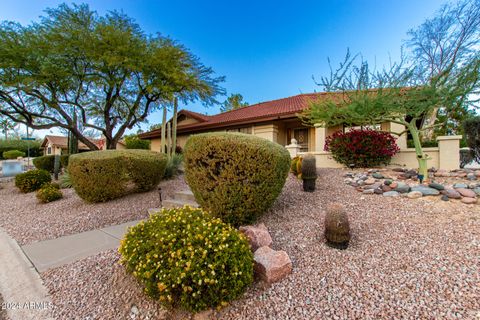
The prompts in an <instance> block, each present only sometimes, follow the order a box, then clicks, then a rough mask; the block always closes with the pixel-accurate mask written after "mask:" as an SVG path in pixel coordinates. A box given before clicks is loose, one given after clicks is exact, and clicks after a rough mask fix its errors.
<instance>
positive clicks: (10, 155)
mask: <svg viewBox="0 0 480 320" xmlns="http://www.w3.org/2000/svg"><path fill="white" fill-rule="evenodd" d="M2 156H3V158H4V159H7V160H9V159H17V158H18V157H25V152H23V151H20V150H10V151H5V152H4V153H3V155H2Z"/></svg>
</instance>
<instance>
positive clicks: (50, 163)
mask: <svg viewBox="0 0 480 320" xmlns="http://www.w3.org/2000/svg"><path fill="white" fill-rule="evenodd" d="M33 165H34V166H35V168H37V169H41V170H47V171H48V172H53V169H54V167H55V156H53V155H48V156H42V157H37V158H35V159H33Z"/></svg>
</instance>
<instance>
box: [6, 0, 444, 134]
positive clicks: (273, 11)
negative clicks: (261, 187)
mask: <svg viewBox="0 0 480 320" xmlns="http://www.w3.org/2000/svg"><path fill="white" fill-rule="evenodd" d="M62 2H64V1H54V0H45V1H42V0H35V1H33V0H31V1H25V0H2V1H0V20H13V21H18V22H20V23H22V24H29V23H30V22H31V21H35V20H37V19H38V16H40V15H42V14H43V10H44V9H45V8H47V7H55V6H57V5H58V4H59V3H62ZM75 2H77V3H81V2H84V3H88V4H89V5H90V7H91V8H92V9H94V10H96V11H97V12H98V13H99V14H104V13H105V12H107V11H109V10H115V9H116V10H123V11H124V12H125V13H127V14H128V15H129V16H131V17H133V18H134V19H135V20H136V21H137V22H138V23H139V24H140V26H141V27H142V28H143V30H144V31H145V32H147V33H155V32H160V33H162V34H164V35H168V36H170V37H172V38H173V39H176V40H178V41H179V42H181V43H182V44H184V45H185V46H186V47H187V48H189V49H190V50H191V51H192V52H193V53H194V54H196V55H197V56H198V57H200V59H201V61H202V62H203V63H204V64H205V65H207V66H210V67H212V68H213V69H214V70H215V72H216V73H217V74H218V75H224V76H226V82H225V83H224V87H225V88H226V90H227V92H228V94H230V93H240V94H242V95H243V96H244V98H245V100H246V101H247V102H249V103H250V104H253V103H257V102H261V101H267V100H272V99H277V98H282V97H287V96H291V95H296V94H299V93H306V92H313V91H314V90H317V91H318V90H319V89H320V88H318V87H317V86H316V85H315V83H314V82H313V80H312V75H313V76H316V77H320V76H321V75H326V74H328V63H327V57H330V58H331V60H332V62H333V64H334V65H337V63H338V62H339V61H341V60H342V58H343V57H344V56H345V52H346V49H347V48H350V50H351V51H352V53H359V52H360V53H362V54H363V56H364V57H365V58H366V59H368V60H369V61H373V60H374V59H375V61H376V63H377V65H382V64H385V63H388V59H389V56H391V57H392V58H393V59H396V58H398V56H399V53H400V46H401V45H402V43H403V41H404V40H405V39H406V38H407V34H406V33H407V31H408V30H409V29H410V28H412V27H415V26H417V25H419V24H421V23H422V22H423V21H424V20H425V19H426V18H427V17H430V16H432V15H433V14H434V13H435V11H436V10H437V9H438V8H439V7H440V6H441V5H442V4H443V3H444V1H441V0H420V1H419V0H375V1H374V0H350V1H340V0H330V1H295V2H294V1H283V0H277V1H270V0H265V1H259V0H257V1H251V0H247V1H208V0H205V1H182V0H177V1H171V0H170V1H163V0H135V1H134V0H130V1H128V0H116V1H114V0H95V1H75ZM67 3H70V2H68V1H67ZM221 99H222V100H223V99H224V98H223V97H221ZM188 108H189V109H190V110H194V111H199V112H203V113H208V114H214V113H217V112H218V107H212V108H208V109H205V108H203V107H202V106H200V104H199V103H197V104H191V105H189V106H188ZM160 118H161V117H160V114H154V115H152V116H151V117H150V119H149V121H150V123H157V122H160ZM144 127H145V128H146V127H148V125H146V126H144Z"/></svg>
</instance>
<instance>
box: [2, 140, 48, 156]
mask: <svg viewBox="0 0 480 320" xmlns="http://www.w3.org/2000/svg"><path fill="white" fill-rule="evenodd" d="M40 144H41V142H40V141H38V140H35V141H24V140H1V139H0V160H3V153H4V152H5V151H10V150H18V151H22V152H24V153H25V156H26V155H27V154H28V153H27V151H28V145H30V157H39V156H41V155H42V153H43V150H42V149H41V148H40Z"/></svg>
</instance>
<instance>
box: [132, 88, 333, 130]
mask: <svg viewBox="0 0 480 320" xmlns="http://www.w3.org/2000/svg"><path fill="white" fill-rule="evenodd" d="M333 95H338V94H333ZM327 97H332V93H325V92H322V93H307V94H299V95H296V96H293V97H288V98H283V99H277V100H271V101H266V102H261V103H257V104H254V105H250V106H247V107H243V108H240V109H236V110H232V111H228V112H224V113H219V114H216V115H212V116H207V115H202V114H200V113H196V112H192V111H187V110H181V111H180V112H179V114H180V113H184V114H186V115H190V116H192V117H193V118H195V119H197V120H199V121H200V122H199V123H193V124H188V125H183V126H182V125H179V126H178V128H177V131H178V133H188V132H195V131H201V130H206V129H209V128H221V127H228V126H233V125H240V124H248V123H255V122H260V121H268V120H275V119H279V118H287V117H295V114H296V113H299V112H301V111H303V110H304V109H306V108H308V107H309V105H310V102H312V101H313V100H316V99H325V98H327ZM160 134H161V129H156V130H152V131H150V132H145V133H143V134H141V135H140V137H141V138H144V139H149V138H156V137H159V136H160Z"/></svg>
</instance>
